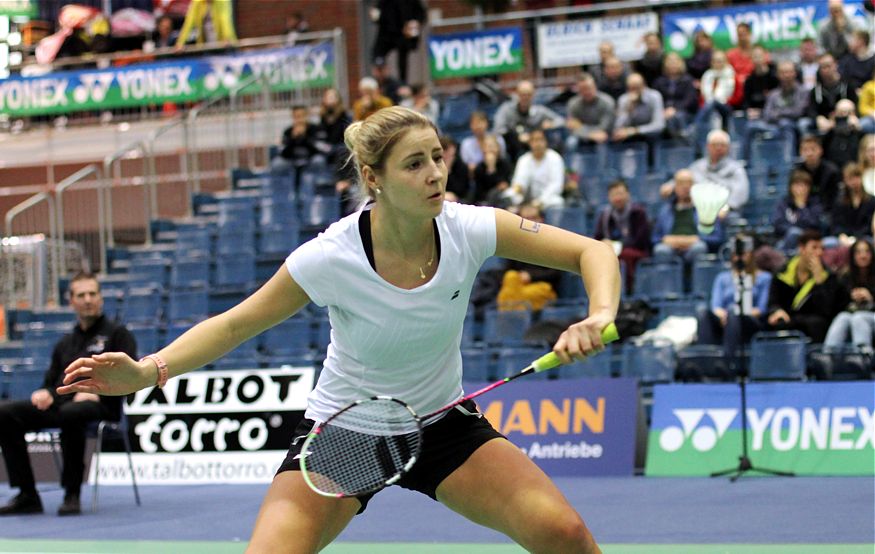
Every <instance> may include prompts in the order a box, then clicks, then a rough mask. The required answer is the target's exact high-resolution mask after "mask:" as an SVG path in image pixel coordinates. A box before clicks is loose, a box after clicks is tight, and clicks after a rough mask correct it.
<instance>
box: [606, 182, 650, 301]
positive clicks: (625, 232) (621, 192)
mask: <svg viewBox="0 0 875 554" xmlns="http://www.w3.org/2000/svg"><path fill="white" fill-rule="evenodd" d="M593 238H594V239H596V240H601V241H604V242H606V243H608V244H609V245H611V246H612V247H613V248H614V252H616V253H617V257H618V258H620V260H622V261H623V262H625V264H626V292H628V293H631V292H632V287H633V284H634V282H635V265H636V264H637V263H638V260H640V259H642V258H646V257H647V256H648V255H649V253H650V222H649V221H648V218H647V210H646V209H645V208H644V206H642V205H641V204H638V203H637V202H633V201H632V198H631V196H630V195H629V186H628V185H627V184H626V182H625V181H623V180H622V179H619V180H616V181H614V182H613V183H611V184H610V185H608V205H607V206H605V207H604V208H602V210H601V212H600V213H599V215H598V219H596V224H595V232H594V233H593Z"/></svg>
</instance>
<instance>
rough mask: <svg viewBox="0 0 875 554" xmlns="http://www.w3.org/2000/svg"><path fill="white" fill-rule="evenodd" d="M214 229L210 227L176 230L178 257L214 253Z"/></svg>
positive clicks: (188, 227) (189, 227)
mask: <svg viewBox="0 0 875 554" xmlns="http://www.w3.org/2000/svg"><path fill="white" fill-rule="evenodd" d="M213 232H214V231H213V227H212V226H210V225H201V226H186V227H179V228H177V230H176V255H177V257H180V256H204V255H208V254H212V252H213Z"/></svg>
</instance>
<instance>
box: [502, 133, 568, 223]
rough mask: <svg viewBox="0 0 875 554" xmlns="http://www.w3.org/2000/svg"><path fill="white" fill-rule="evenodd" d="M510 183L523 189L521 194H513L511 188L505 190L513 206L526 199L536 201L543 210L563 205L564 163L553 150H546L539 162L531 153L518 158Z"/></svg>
mask: <svg viewBox="0 0 875 554" xmlns="http://www.w3.org/2000/svg"><path fill="white" fill-rule="evenodd" d="M511 183H512V184H513V185H521V186H522V188H523V190H522V193H521V194H520V193H517V192H515V191H514V189H513V187H511V188H508V189H507V190H508V194H509V195H510V198H511V201H512V202H513V203H514V204H515V205H519V204H521V203H522V202H523V201H525V200H526V199H528V200H537V201H538V202H540V203H541V206H543V207H544V208H552V207H561V206H563V205H565V200H563V198H562V189H564V188H565V162H564V161H563V160H562V156H560V155H559V153H558V152H556V151H555V150H551V149H549V148H548V149H547V152H546V154H544V158H543V159H541V160H540V161H538V160H536V159H535V157H534V156H533V155H532V153H531V152H526V153H525V154H523V155H522V156H520V159H519V160H517V163H516V170H514V172H513V179H512V181H511Z"/></svg>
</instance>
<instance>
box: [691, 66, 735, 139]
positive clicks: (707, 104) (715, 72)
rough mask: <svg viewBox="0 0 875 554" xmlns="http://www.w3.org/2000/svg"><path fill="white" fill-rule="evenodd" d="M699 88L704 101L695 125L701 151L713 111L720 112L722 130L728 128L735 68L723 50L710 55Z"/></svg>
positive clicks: (733, 91)
mask: <svg viewBox="0 0 875 554" xmlns="http://www.w3.org/2000/svg"><path fill="white" fill-rule="evenodd" d="M700 90H701V91H702V100H703V102H704V103H703V105H702V109H701V110H699V113H698V114H697V115H696V121H695V126H696V145H697V146H698V147H699V151H702V150H704V148H703V146H704V143H705V138H706V136H707V134H708V131H710V130H711V118H712V116H713V115H714V112H717V113H718V114H720V119H721V120H722V128H723V130H724V131H725V130H727V129H728V128H729V117H730V116H731V115H732V108H731V107H730V106H729V99H730V98H732V95H733V94H734V93H735V70H734V69H732V66H731V65H729V63H728V62H727V61H726V54H725V53H724V52H721V51H720V50H715V51H714V53H713V54H712V55H711V69H709V70H708V71H706V72H705V74H704V75H702V83H701V87H700Z"/></svg>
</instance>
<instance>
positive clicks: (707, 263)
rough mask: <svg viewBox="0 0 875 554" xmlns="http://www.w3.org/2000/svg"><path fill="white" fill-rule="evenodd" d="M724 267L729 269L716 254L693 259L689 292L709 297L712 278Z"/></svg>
mask: <svg viewBox="0 0 875 554" xmlns="http://www.w3.org/2000/svg"><path fill="white" fill-rule="evenodd" d="M726 269H729V265H728V264H727V263H726V262H725V261H723V260H721V259H720V258H719V257H717V256H716V255H713V254H708V255H706V256H699V257H698V258H696V259H695V260H694V261H693V275H692V290H691V291H690V292H692V293H693V294H695V295H701V296H704V297H705V298H710V297H711V289H712V287H713V285H714V279H716V278H717V275H719V274H720V272H721V271H723V270H726Z"/></svg>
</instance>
